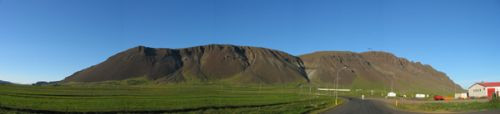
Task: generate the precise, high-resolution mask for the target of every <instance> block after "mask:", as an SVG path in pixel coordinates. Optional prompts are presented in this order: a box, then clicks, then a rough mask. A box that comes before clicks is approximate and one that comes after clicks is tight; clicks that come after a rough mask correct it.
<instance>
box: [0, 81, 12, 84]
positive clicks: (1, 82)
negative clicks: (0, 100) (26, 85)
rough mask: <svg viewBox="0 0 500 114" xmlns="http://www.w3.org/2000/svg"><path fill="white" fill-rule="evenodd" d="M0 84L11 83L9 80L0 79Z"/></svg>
mask: <svg viewBox="0 0 500 114" xmlns="http://www.w3.org/2000/svg"><path fill="white" fill-rule="evenodd" d="M0 84H11V82H8V81H3V80H0Z"/></svg>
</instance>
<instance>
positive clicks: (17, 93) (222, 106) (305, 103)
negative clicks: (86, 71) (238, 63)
mask: <svg viewBox="0 0 500 114" xmlns="http://www.w3.org/2000/svg"><path fill="white" fill-rule="evenodd" d="M318 92H319V91H316V90H315V89H311V88H309V87H306V86H301V85H225V84H164V85H94V84H87V85H78V84H76V85H59V86H53V85H51V86H30V85H0V113H19V112H21V113H40V112H41V113H67V112H70V113H200V112H204V113H314V112H315V111H317V110H321V109H325V108H328V107H332V106H333V105H334V104H333V103H334V98H333V97H331V96H329V95H328V94H324V95H318Z"/></svg>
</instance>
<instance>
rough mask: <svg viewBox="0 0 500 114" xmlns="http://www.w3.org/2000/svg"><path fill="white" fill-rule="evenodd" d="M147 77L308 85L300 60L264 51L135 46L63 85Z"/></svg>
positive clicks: (200, 47)
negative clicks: (299, 83)
mask: <svg viewBox="0 0 500 114" xmlns="http://www.w3.org/2000/svg"><path fill="white" fill-rule="evenodd" d="M135 77H147V78H149V79H151V80H156V81H159V82H185V81H218V80H224V81H231V82H238V83H261V82H263V83H288V82H307V81H308V79H307V77H306V73H305V70H304V65H303V64H302V61H301V60H300V58H298V57H295V56H292V55H289V54H287V53H284V52H281V51H276V50H270V49H265V48H257V47H247V46H233V45H206V46H198V47H191V48H183V49H167V48H148V47H144V46H139V47H135V48H132V49H129V50H126V51H124V52H121V53H118V54H116V55H114V56H112V57H110V58H109V59H108V60H106V61H104V62H102V63H100V64H98V65H95V66H92V67H90V68H87V69H84V70H82V71H79V72H77V73H75V74H73V75H71V76H69V77H67V78H66V79H64V80H63V82H97V81H107V80H124V79H129V78H135Z"/></svg>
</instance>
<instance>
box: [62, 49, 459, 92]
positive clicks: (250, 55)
mask: <svg viewBox="0 0 500 114" xmlns="http://www.w3.org/2000/svg"><path fill="white" fill-rule="evenodd" d="M343 67H346V68H345V69H342V68H343ZM341 69H342V70H341ZM337 73H338V75H339V78H340V79H339V82H340V85H341V87H343V88H366V89H370V88H371V89H385V90H390V89H391V88H394V89H399V90H418V91H428V92H453V91H454V90H461V88H460V86H458V85H457V84H455V83H454V82H453V81H452V80H450V79H449V78H448V77H447V76H446V74H444V73H442V72H439V71H437V70H435V69H434V68H432V67H431V66H430V65H424V64H421V63H419V62H411V61H408V60H407V59H404V58H400V57H396V56H394V55H393V54H390V53H387V52H376V51H373V52H364V53H354V52H344V51H324V52H315V53H311V54H305V55H302V56H300V57H296V56H293V55H290V54H288V53H285V52H282V51H277V50H273V49H266V48H259V47H250V46H235V45H205V46H196V47H190V48H181V49H169V48H149V47H144V46H138V47H134V48H131V49H128V50H125V51H123V52H120V53H118V54H116V55H114V56H111V57H110V58H108V59H107V60H106V61H104V62H102V63H100V64H97V65H95V66H92V67H89V68H86V69H83V70H81V71H78V72H76V73H74V74H73V75H71V76H69V77H67V78H65V79H64V80H63V81H61V83H67V82H102V81H113V80H127V79H134V78H146V79H148V80H152V81H154V82H157V83H178V82H229V83H238V84H244V83H265V84H276V83H308V82H310V83H312V84H314V85H333V83H335V79H336V76H337Z"/></svg>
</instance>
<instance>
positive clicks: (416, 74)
mask: <svg viewBox="0 0 500 114" xmlns="http://www.w3.org/2000/svg"><path fill="white" fill-rule="evenodd" d="M301 59H302V60H303V61H304V64H305V66H306V72H307V73H308V78H309V79H310V80H311V81H312V83H318V84H330V83H333V82H335V80H336V76H337V73H338V74H339V78H340V79H339V82H340V85H341V87H344V88H373V89H376V88H385V89H386V90H391V88H394V89H397V90H413V91H415V90H417V91H428V92H453V91H455V90H461V89H462V88H461V87H460V86H459V85H457V84H455V83H454V82H453V81H452V80H451V79H449V78H448V76H446V74H445V73H443V72H440V71H437V70H435V69H434V68H432V67H431V66H430V65H424V64H421V63H420V62H411V61H408V60H407V59H404V58H399V57H396V56H394V55H393V54H390V53H387V52H377V51H372V52H364V53H354V52H339V51H327V52H316V53H311V54H306V55H302V56H301ZM344 67H346V68H345V69H343V68H344Z"/></svg>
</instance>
